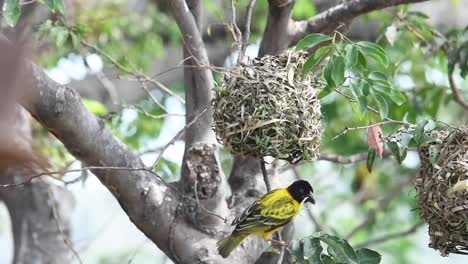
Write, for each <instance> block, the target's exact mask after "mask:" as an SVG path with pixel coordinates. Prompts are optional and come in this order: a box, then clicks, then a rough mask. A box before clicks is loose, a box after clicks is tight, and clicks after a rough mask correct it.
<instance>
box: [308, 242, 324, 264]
mask: <svg viewBox="0 0 468 264" xmlns="http://www.w3.org/2000/svg"><path fill="white" fill-rule="evenodd" d="M322 250H323V248H322V246H321V245H320V240H319V239H318V238H310V239H304V256H305V257H306V258H308V259H309V261H311V263H313V264H322V260H321V258H320V255H321V254H322Z"/></svg>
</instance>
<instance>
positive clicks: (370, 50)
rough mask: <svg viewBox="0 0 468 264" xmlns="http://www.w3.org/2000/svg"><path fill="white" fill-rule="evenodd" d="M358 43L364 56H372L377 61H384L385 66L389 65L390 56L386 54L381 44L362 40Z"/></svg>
mask: <svg viewBox="0 0 468 264" xmlns="http://www.w3.org/2000/svg"><path fill="white" fill-rule="evenodd" d="M357 45H358V46H359V50H360V51H361V52H362V53H363V54H364V56H368V57H371V58H372V59H374V60H375V61H377V62H379V63H382V64H383V65H384V66H387V65H388V58H387V55H386V54H385V50H384V49H383V48H382V47H380V46H379V45H377V44H375V43H372V42H367V41H360V42H358V43H357Z"/></svg>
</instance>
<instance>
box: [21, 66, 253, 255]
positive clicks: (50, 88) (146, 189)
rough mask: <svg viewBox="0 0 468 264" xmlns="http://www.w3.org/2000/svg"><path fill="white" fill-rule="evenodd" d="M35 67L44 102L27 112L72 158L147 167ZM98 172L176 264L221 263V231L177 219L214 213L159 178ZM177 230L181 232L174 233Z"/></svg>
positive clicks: (72, 93) (140, 172) (39, 99)
mask: <svg viewBox="0 0 468 264" xmlns="http://www.w3.org/2000/svg"><path fill="white" fill-rule="evenodd" d="M32 67H33V69H34V74H33V78H34V81H35V83H36V86H37V94H38V97H37V99H36V100H35V101H34V102H32V103H31V104H25V107H26V108H27V109H28V110H29V111H30V113H32V115H33V116H34V117H35V118H36V119H37V120H38V121H39V122H40V123H41V124H42V125H44V126H45V127H46V128H47V129H48V130H49V131H51V132H52V133H53V134H54V135H55V136H56V137H57V138H58V139H59V140H60V141H62V142H63V143H64V145H65V147H66V148H67V149H68V150H69V151H70V153H71V154H72V155H74V156H75V157H76V158H77V159H79V160H81V161H82V162H83V163H84V164H86V165H87V166H99V167H102V166H109V167H120V168H124V167H125V168H145V166H144V164H143V162H142V161H141V160H140V159H139V158H138V156H137V155H136V154H135V153H133V152H132V151H131V150H129V149H128V148H127V147H126V146H125V145H124V144H123V143H122V142H120V140H118V139H117V138H116V137H115V136H114V135H113V134H112V132H111V130H110V129H108V128H106V127H105V124H104V122H103V121H102V120H99V119H97V118H96V117H95V116H94V115H93V114H91V113H90V112H89V111H88V110H87V109H86V107H85V106H84V105H83V104H82V103H81V98H80V97H79V95H78V94H77V93H76V92H75V91H74V90H72V89H70V88H68V87H65V86H59V85H58V84H57V83H55V82H54V81H52V80H51V79H49V78H48V77H47V76H46V75H45V73H44V72H43V71H42V70H41V69H40V68H38V67H37V66H34V65H33V66H32ZM92 172H93V173H94V174H95V175H96V176H97V177H98V179H99V180H100V181H101V182H102V183H103V184H104V185H105V186H106V187H107V188H108V189H109V191H111V192H112V194H113V195H114V196H115V197H116V199H117V200H118V201H119V203H120V205H121V206H122V208H123V209H124V210H125V212H126V214H127V215H128V216H129V218H130V220H131V221H132V222H133V223H134V224H135V225H136V226H137V227H138V228H139V229H140V230H141V231H142V232H143V233H144V234H145V235H146V236H147V237H148V238H150V239H151V240H152V241H153V242H154V243H155V244H156V245H157V246H158V247H159V248H160V249H161V250H162V251H164V252H165V253H166V254H167V255H168V256H169V257H170V258H171V259H172V260H173V261H176V262H182V263H195V262H197V261H199V260H200V259H203V258H204V257H205V256H206V255H207V254H208V255H209V257H213V258H214V259H217V258H220V257H219V256H218V255H217V252H215V248H216V246H215V244H216V239H215V238H214V237H213V236H212V235H210V232H216V231H217V230H219V227H218V226H216V225H214V226H212V229H211V230H206V229H205V230H203V231H200V230H198V229H196V228H194V226H193V225H192V224H190V223H187V222H186V221H184V220H183V219H179V218H178V217H177V215H185V214H186V213H187V210H191V211H190V212H192V213H194V212H193V210H192V209H195V215H197V216H200V217H201V218H203V217H208V216H207V215H209V214H207V213H206V212H204V211H203V210H202V209H201V208H199V207H197V206H196V203H195V202H194V201H192V200H190V199H187V198H184V197H182V196H181V195H180V194H179V193H178V192H176V191H175V190H174V189H173V188H171V187H169V186H168V185H167V184H166V183H165V182H164V181H162V180H161V179H160V178H158V177H155V175H154V173H153V172H148V171H145V170H111V169H109V170H106V169H102V170H101V169H96V170H92ZM182 205H183V206H182ZM209 217H212V218H215V217H214V216H211V215H210V216H209ZM217 221H220V222H222V221H221V220H219V219H218V220H217ZM174 228H176V229H177V232H172V230H174ZM169 241H172V242H171V243H169ZM200 241H203V243H200ZM171 244H172V245H175V246H173V247H171V246H170V245H171ZM194 245H196V246H194ZM207 252H208V253H207ZM236 255H237V257H238V258H240V259H245V258H250V256H246V254H244V253H243V251H240V252H238V253H237V254H236ZM226 263H229V262H226Z"/></svg>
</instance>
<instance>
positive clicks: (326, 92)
mask: <svg viewBox="0 0 468 264" xmlns="http://www.w3.org/2000/svg"><path fill="white" fill-rule="evenodd" d="M331 92H333V88H331V87H329V86H328V85H327V87H325V88H323V89H322V91H320V93H319V96H318V97H319V99H322V98H324V97H325V96H327V95H329V94H330V93H331Z"/></svg>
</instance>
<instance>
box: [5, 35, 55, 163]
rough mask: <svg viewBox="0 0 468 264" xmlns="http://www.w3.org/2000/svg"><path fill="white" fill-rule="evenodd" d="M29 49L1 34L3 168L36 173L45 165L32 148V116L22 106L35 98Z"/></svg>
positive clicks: (43, 160)
mask: <svg viewBox="0 0 468 264" xmlns="http://www.w3.org/2000/svg"><path fill="white" fill-rule="evenodd" d="M26 50H27V49H26V48H25V46H24V45H15V44H12V43H10V42H9V41H8V40H7V39H6V38H5V37H4V36H2V35H0V169H3V168H5V167H7V166H8V167H12V166H21V167H24V168H28V169H32V170H35V169H38V168H43V167H44V166H45V165H46V162H45V159H44V158H42V157H41V156H40V155H39V154H38V153H37V152H36V151H34V148H33V143H32V137H31V124H30V122H31V116H30V114H29V113H28V112H27V111H26V110H25V109H24V108H23V107H22V106H21V105H20V104H19V103H20V102H22V103H27V102H28V101H30V100H33V97H34V96H32V95H33V94H34V91H33V85H32V78H31V76H32V75H31V74H32V73H31V67H28V64H27V63H26V61H25V60H24V58H25V51H26Z"/></svg>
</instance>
